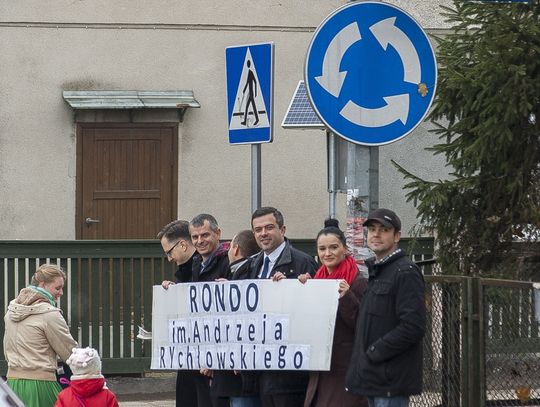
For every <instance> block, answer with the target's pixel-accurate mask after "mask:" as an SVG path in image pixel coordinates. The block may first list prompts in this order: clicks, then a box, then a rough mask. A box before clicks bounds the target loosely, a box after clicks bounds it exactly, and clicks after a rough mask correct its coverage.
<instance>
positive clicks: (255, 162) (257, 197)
mask: <svg viewBox="0 0 540 407" xmlns="http://www.w3.org/2000/svg"><path fill="white" fill-rule="evenodd" d="M260 207H261V145H260V144H252V145H251V213H253V212H254V211H255V210H256V209H259V208H260Z"/></svg>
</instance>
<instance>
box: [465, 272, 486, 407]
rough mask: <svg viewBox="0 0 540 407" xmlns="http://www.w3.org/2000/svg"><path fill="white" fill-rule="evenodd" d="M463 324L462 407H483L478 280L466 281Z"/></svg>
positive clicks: (483, 387)
mask: <svg viewBox="0 0 540 407" xmlns="http://www.w3.org/2000/svg"><path fill="white" fill-rule="evenodd" d="M464 305H465V306H464V313H463V318H464V324H463V363H464V366H466V368H465V371H464V375H463V396H462V401H463V403H462V405H463V407H475V406H478V407H483V406H485V399H486V396H485V382H484V381H485V377H483V372H484V368H483V357H484V356H483V351H484V347H483V346H482V336H481V334H482V330H483V327H482V326H481V325H482V324H481V320H482V318H481V313H482V294H481V285H480V279H479V278H478V277H471V278H467V279H466V296H465V304H464Z"/></svg>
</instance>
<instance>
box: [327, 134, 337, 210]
mask: <svg viewBox="0 0 540 407" xmlns="http://www.w3.org/2000/svg"><path fill="white" fill-rule="evenodd" d="M326 135H327V136H328V193H329V202H328V217H329V218H332V219H333V218H335V217H336V136H335V135H334V133H332V132H331V131H326Z"/></svg>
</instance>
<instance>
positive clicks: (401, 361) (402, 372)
mask: <svg viewBox="0 0 540 407" xmlns="http://www.w3.org/2000/svg"><path fill="white" fill-rule="evenodd" d="M364 226H366V227H367V229H368V237H367V242H368V246H369V248H370V249H371V250H372V251H373V252H374V253H375V257H374V258H371V259H369V260H367V261H366V265H367V267H368V272H369V283H368V289H367V291H366V292H365V294H364V296H363V298H362V302H361V304H360V310H359V313H358V321H357V324H356V335H355V343H354V350H353V354H352V358H351V363H350V365H349V370H348V372H347V390H348V391H350V392H352V393H356V394H359V395H363V396H366V397H367V398H368V402H369V406H370V407H406V406H408V405H409V396H411V395H414V394H420V393H421V392H422V338H423V337H424V331H425V324H426V310H425V304H424V278H423V276H422V272H421V271H420V269H419V268H418V266H417V265H416V264H415V263H414V262H412V261H411V260H410V259H409V258H408V257H407V256H406V255H405V253H404V252H403V251H402V250H401V249H399V248H398V242H399V239H400V237H401V221H400V220H399V217H398V216H397V215H396V214H395V213H394V212H393V211H391V210H389V209H382V208H381V209H376V210H374V211H372V212H371V213H370V214H369V216H368V219H367V220H366V221H365V222H364Z"/></svg>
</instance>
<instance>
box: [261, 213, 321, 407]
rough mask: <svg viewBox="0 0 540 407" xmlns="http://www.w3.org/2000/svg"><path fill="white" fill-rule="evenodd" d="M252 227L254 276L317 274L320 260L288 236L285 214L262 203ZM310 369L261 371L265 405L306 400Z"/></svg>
mask: <svg viewBox="0 0 540 407" xmlns="http://www.w3.org/2000/svg"><path fill="white" fill-rule="evenodd" d="M251 227H252V230H253V234H254V235H255V239H256V240H257V244H258V245H259V247H260V248H261V250H262V251H261V252H260V253H259V254H258V255H257V256H255V257H253V258H252V260H251V267H250V268H251V271H250V274H251V278H262V279H264V278H272V279H273V280H274V281H278V280H280V279H283V278H295V279H296V278H298V276H299V275H300V274H305V273H309V274H310V275H311V276H313V275H314V274H315V270H316V269H317V263H316V262H315V260H314V259H313V258H312V257H310V256H308V255H307V254H305V253H303V252H301V251H300V250H296V249H295V248H294V247H292V246H291V244H290V243H289V241H288V240H287V239H286V238H285V225H284V221H283V215H282V214H281V212H280V211H278V210H277V209H276V208H272V207H263V208H260V209H257V210H256V211H255V212H253V215H252V216H251ZM307 382H308V374H307V372H295V371H262V372H261V373H260V376H259V383H260V392H261V401H262V406H263V407H298V406H302V405H303V404H304V398H305V395H306V388H307Z"/></svg>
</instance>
